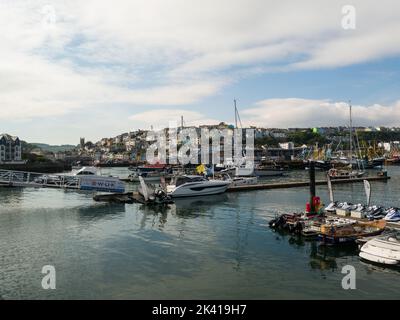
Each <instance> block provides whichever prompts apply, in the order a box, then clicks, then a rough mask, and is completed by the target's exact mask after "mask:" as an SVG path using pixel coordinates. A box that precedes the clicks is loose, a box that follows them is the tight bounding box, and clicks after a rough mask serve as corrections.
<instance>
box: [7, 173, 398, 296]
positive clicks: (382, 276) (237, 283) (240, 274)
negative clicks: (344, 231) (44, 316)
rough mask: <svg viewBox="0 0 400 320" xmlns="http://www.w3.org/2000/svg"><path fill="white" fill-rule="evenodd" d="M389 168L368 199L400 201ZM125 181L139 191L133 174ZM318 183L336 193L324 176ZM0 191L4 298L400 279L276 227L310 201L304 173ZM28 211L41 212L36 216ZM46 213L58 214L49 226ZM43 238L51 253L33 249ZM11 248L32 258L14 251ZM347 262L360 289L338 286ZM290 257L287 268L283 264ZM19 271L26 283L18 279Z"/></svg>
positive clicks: (345, 193) (330, 291)
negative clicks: (240, 187) (52, 278)
mask: <svg viewBox="0 0 400 320" xmlns="http://www.w3.org/2000/svg"><path fill="white" fill-rule="evenodd" d="M125 172H126V169H125V168H107V169H105V170H104V171H103V172H102V173H103V174H104V175H116V176H123V174H124V173H125ZM371 174H372V173H371ZM388 176H389V177H391V179H386V180H385V181H386V182H385V183H382V182H381V181H380V180H379V179H378V180H377V181H374V180H371V185H372V186H373V195H372V203H379V204H381V205H384V206H387V207H389V206H391V205H393V204H395V203H397V201H398V198H397V195H398V192H400V189H399V185H400V184H399V183H400V170H399V168H398V167H393V168H388ZM323 177H324V174H323V173H322V172H316V181H321V183H322V182H324V179H323ZM308 178H309V172H307V171H293V172H291V173H290V174H289V176H287V177H277V178H274V180H273V181H271V184H275V183H278V184H284V183H292V182H293V181H299V180H300V181H307V180H308ZM285 180H288V181H285ZM272 182H273V183H272ZM304 183H306V182H304ZM338 183H339V184H335V183H334V186H333V187H334V189H335V197H336V198H337V199H341V200H342V201H348V202H349V203H350V202H351V203H362V202H365V194H364V187H363V184H362V183H344V184H340V182H338ZM126 187H127V190H126V192H132V195H133V192H135V190H137V187H138V185H137V184H131V183H127V184H126ZM130 190H131V191H130ZM317 193H318V195H319V196H320V197H321V199H322V201H323V202H324V203H326V204H327V203H328V202H329V201H328V199H329V192H328V189H327V185H326V183H324V184H321V185H320V186H319V187H318V188H317ZM0 194H1V197H2V199H3V202H2V203H3V204H4V205H2V206H1V208H0V222H1V225H2V226H3V227H2V228H1V229H0V230H1V232H2V236H3V237H5V234H4V232H7V234H8V236H7V237H8V239H9V241H8V242H7V243H2V246H1V250H2V252H3V253H4V258H3V261H4V262H3V265H4V267H5V270H6V271H7V272H8V274H9V275H10V276H9V277H8V278H7V280H6V281H3V286H2V288H1V292H0V295H1V296H2V297H3V298H23V297H28V296H29V297H36V298H50V297H52V298H78V297H79V298H100V297H102V298H104V297H105V298H107V297H114V298H115V297H116V296H117V297H120V298H122V299H123V298H135V297H137V298H139V297H141V298H143V297H144V298H146V297H149V298H150V297H151V298H160V299H164V298H171V297H172V298H176V299H181V298H184V297H185V295H186V294H187V292H188V291H190V292H192V296H193V298H199V299H201V298H207V299H209V298H231V299H241V298H246V299H247V298H250V299H251V298H255V299H259V298H264V299H268V298H270V299H276V298H280V299H290V298H294V299H296V298H308V299H319V298H321V293H319V294H318V295H317V294H315V292H323V297H324V298H333V299H335V298H340V299H342V298H343V296H344V297H346V298H356V299H358V298H365V299H369V298H389V299H390V298H392V297H393V295H395V294H396V292H398V290H400V287H399V286H398V285H397V282H393V277H398V276H400V273H398V272H397V271H396V270H392V269H387V268H385V267H382V266H374V265H372V264H369V263H366V262H364V261H363V260H360V258H359V256H358V254H359V251H358V249H357V247H354V248H353V247H350V248H342V247H340V246H339V247H337V248H336V247H326V248H324V247H321V246H318V244H317V243H316V242H314V241H309V240H307V238H304V237H301V236H298V235H295V234H288V233H286V232H281V231H274V230H272V229H270V228H269V226H268V222H269V221H271V220H272V219H273V218H274V217H275V216H276V215H278V214H282V213H285V212H296V211H297V212H298V211H299V210H301V209H302V208H304V207H305V199H308V197H309V187H308V186H307V185H301V186H297V187H296V188H283V189H282V188H280V189H274V188H271V189H269V190H267V189H265V190H253V191H252V192H227V193H225V194H219V195H213V196H205V197H194V198H193V197H192V198H181V199H175V200H174V203H171V204H169V205H168V206H162V207H160V206H156V207H153V206H148V205H146V204H145V203H141V202H140V201H132V203H109V202H108V201H107V202H97V201H93V196H95V194H93V193H90V192H83V191H74V190H59V189H55V188H0ZM43 199H46V202H43ZM138 199H140V197H138ZM103 200H104V199H103ZM32 219H34V220H35V221H36V223H34V224H31V221H32ZM44 221H47V223H51V225H52V228H51V229H50V230H47V229H46V230H47V231H46V232H44V229H43V228H45V225H44V224H43V223H44ZM6 230H7V231H6ZM10 232H11V233H10ZM48 239H51V242H50V243H49V242H48ZM32 240H33V241H32ZM10 244H11V246H9V245H10ZM43 246H45V248H47V249H46V253H45V254H44V255H43V256H41V258H39V259H37V258H36V259H32V257H33V256H35V255H37V253H38V252H40V248H41V247H43ZM27 250H28V251H27ZM16 253H18V257H21V258H22V259H23V260H22V261H25V263H22V264H21V260H20V259H21V258H20V259H18V260H16V258H15V257H16V255H15V254H16ZM44 261H52V263H54V264H55V265H57V266H58V267H59V268H60V271H59V278H60V280H59V281H60V284H59V285H60V287H62V289H60V290H57V291H55V292H53V293H49V292H46V291H37V290H36V289H35V283H36V281H37V278H38V277H40V273H39V274H36V273H35V272H34V271H33V270H35V269H36V268H38V265H40V264H42V263H43V262H44ZM349 263H351V264H352V265H354V266H355V267H356V269H357V274H358V277H359V280H358V283H357V285H358V286H359V288H362V290H357V291H353V292H351V291H345V292H343V290H342V289H341V287H340V281H341V278H342V274H341V267H342V266H344V265H347V264H349ZM288 265H290V271H291V272H290V273H289V274H288V273H286V274H285V275H282V274H281V270H282V269H286V268H288ZM62 266H64V267H62ZM111 266H112V269H110V268H111ZM261 266H262V268H261ZM86 270H90V273H87V272H86ZM112 270H113V271H112ZM115 270H119V273H118V274H116V273H115ZM220 270H224V272H221V271H220ZM26 274H32V277H31V276H30V277H29V278H26V277H25V276H24V275H26ZM283 279H285V280H283ZM21 281H23V282H22V283H23V290H14V288H15V285H16V284H17V283H21ZM216 283H220V284H221V286H216V285H215V284H216ZM222 284H223V285H222ZM338 284H339V285H338ZM293 286H296V290H293V288H294V287H293ZM310 286H312V287H313V288H315V290H310ZM239 287H240V289H238V288H239ZM171 292H173V293H171Z"/></svg>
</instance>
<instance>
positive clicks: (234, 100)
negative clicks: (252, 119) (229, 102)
mask: <svg viewBox="0 0 400 320" xmlns="http://www.w3.org/2000/svg"><path fill="white" fill-rule="evenodd" d="M233 104H234V106H235V128H236V129H237V128H238V125H237V107H236V99H233Z"/></svg>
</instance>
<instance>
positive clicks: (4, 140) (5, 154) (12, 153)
mask: <svg viewBox="0 0 400 320" xmlns="http://www.w3.org/2000/svg"><path fill="white" fill-rule="evenodd" d="M21 161H22V147H21V141H20V140H19V138H18V137H15V136H11V135H9V134H0V163H5V162H21Z"/></svg>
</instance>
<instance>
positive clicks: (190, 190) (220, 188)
mask: <svg viewBox="0 0 400 320" xmlns="http://www.w3.org/2000/svg"><path fill="white" fill-rule="evenodd" d="M229 185H230V183H229V182H227V183H218V182H215V183H210V184H208V185H202V184H191V185H183V186H180V187H177V188H176V189H175V190H173V191H172V192H170V193H168V195H169V196H171V197H173V198H183V197H198V196H209V195H215V194H221V193H224V192H225V191H226V190H227V189H228V187H229Z"/></svg>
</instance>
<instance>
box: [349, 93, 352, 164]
mask: <svg viewBox="0 0 400 320" xmlns="http://www.w3.org/2000/svg"><path fill="white" fill-rule="evenodd" d="M349 107H350V165H351V166H353V117H352V113H351V111H352V110H351V109H352V106H351V101H350V100H349Z"/></svg>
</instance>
